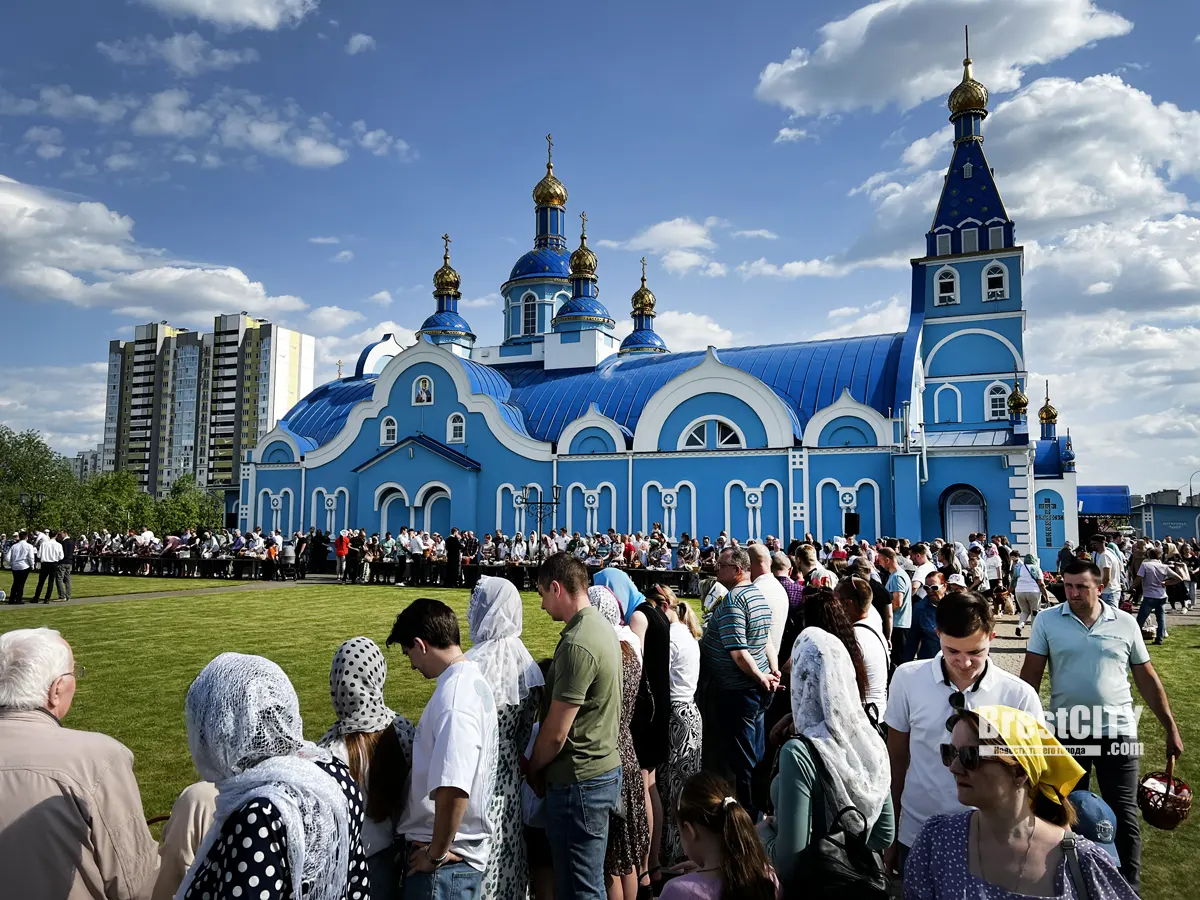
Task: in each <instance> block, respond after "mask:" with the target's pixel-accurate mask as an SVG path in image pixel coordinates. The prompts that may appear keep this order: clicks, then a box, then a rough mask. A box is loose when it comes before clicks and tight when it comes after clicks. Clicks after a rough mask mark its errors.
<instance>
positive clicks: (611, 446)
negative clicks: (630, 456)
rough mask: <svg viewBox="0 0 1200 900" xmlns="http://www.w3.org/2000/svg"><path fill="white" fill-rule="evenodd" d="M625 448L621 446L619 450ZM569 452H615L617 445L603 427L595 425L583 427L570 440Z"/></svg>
mask: <svg viewBox="0 0 1200 900" xmlns="http://www.w3.org/2000/svg"><path fill="white" fill-rule="evenodd" d="M624 449H625V448H624V447H622V448H621V450H624ZM569 452H570V453H573V454H583V453H616V452H617V447H616V444H615V443H614V441H613V437H612V435H611V434H609V433H608V432H607V431H605V430H604V429H603V428H597V427H595V426H592V427H589V428H585V429H583V430H582V431H581V432H579V434H577V435H575V437H574V438H572V440H571V446H570V448H569Z"/></svg>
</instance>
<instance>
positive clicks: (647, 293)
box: [630, 256, 657, 316]
mask: <svg viewBox="0 0 1200 900" xmlns="http://www.w3.org/2000/svg"><path fill="white" fill-rule="evenodd" d="M656 302H657V300H656V298H655V296H654V291H652V290H650V288H648V287H646V257H644V256H643V257H642V286H641V287H640V288H638V289H637V290H636V291H634V292H633V297H632V298H631V301H630V304H631V306H632V307H633V314H634V315H635V316H653V315H654V304H655V303H656Z"/></svg>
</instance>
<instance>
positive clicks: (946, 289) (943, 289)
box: [933, 266, 960, 306]
mask: <svg viewBox="0 0 1200 900" xmlns="http://www.w3.org/2000/svg"><path fill="white" fill-rule="evenodd" d="M959 296H960V295H959V291H958V270H957V269H956V268H954V266H942V268H940V269H938V270H937V273H936V274H935V275H934V276H933V305H934V306H953V305H954V304H956V303H958V299H959Z"/></svg>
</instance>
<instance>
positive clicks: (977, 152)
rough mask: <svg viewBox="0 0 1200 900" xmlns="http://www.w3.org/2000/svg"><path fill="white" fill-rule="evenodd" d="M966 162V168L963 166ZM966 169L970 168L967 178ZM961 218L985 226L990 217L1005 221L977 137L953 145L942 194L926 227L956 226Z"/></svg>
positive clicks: (1001, 202)
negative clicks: (931, 222)
mask: <svg viewBox="0 0 1200 900" xmlns="http://www.w3.org/2000/svg"><path fill="white" fill-rule="evenodd" d="M968 165H969V166H970V168H969V169H968V168H966V167H967V166H968ZM967 172H970V177H969V178H968V177H967ZM964 219H977V220H978V221H979V222H980V224H982V225H984V226H986V225H987V223H988V222H991V221H992V220H993V219H999V220H1000V221H1001V222H1007V221H1008V213H1007V212H1006V211H1005V209H1004V201H1003V200H1001V199H1000V189H999V188H998V187H997V186H996V178H995V176H994V175H992V170H991V167H990V166H989V165H988V161H987V157H986V156H984V153H983V144H982V142H980V141H962V142H961V143H958V144H955V145H954V155H953V157H952V158H951V160H950V168H949V169H947V170H946V181H945V184H944V185H943V186H942V196H941V198H940V199H939V200H938V205H937V211H936V212H935V213H934V214H933V224H932V225H931V226H930V227H929V230H930V231H931V232H933V231H937V230H938V229H939V228H941V227H943V226H945V227H947V228H951V229H953V228H957V227H958V226H959V223H961V222H962V221H963V220H964Z"/></svg>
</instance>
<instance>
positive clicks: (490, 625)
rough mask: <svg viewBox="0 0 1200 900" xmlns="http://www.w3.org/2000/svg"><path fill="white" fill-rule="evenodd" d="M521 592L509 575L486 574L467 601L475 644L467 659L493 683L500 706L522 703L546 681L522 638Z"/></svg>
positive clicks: (493, 692) (469, 624)
mask: <svg viewBox="0 0 1200 900" xmlns="http://www.w3.org/2000/svg"><path fill="white" fill-rule="evenodd" d="M521 623H522V605H521V594H520V592H518V591H517V588H516V585H514V584H513V583H512V582H511V581H509V580H508V579H507V578H499V577H489V576H486V575H485V576H483V577H482V578H480V579H479V583H478V584H476V585H475V590H474V591H472V592H471V602H470V603H468V604H467V626H468V627H469V628H470V629H471V641H472V643H473V646H472V647H471V649H470V650H468V651H467V659H470V660H472V661H474V662H475V663H477V664H478V665H479V668H480V670H481V671H482V672H483V677H484V678H486V679H487V681H488V683H489V684H490V685H491V686H492V695H493V697H494V698H495V700H496V706H497V708H499V707H502V706H519V705H520V704H521V703H522V702H523V701H524V700H525V698H526V697H528V696H529V692H530V691H531V690H533V689H534V688H535V687H541V686H542V685H543V684H545V683H546V681H545V679H544V678H543V677H542V670H541V669H540V668H538V664H537V663H536V662H534V660H533V657H532V656H531V655H530V654H529V651H528V650H527V649H525V645H524V644H523V643H522V642H521Z"/></svg>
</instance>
